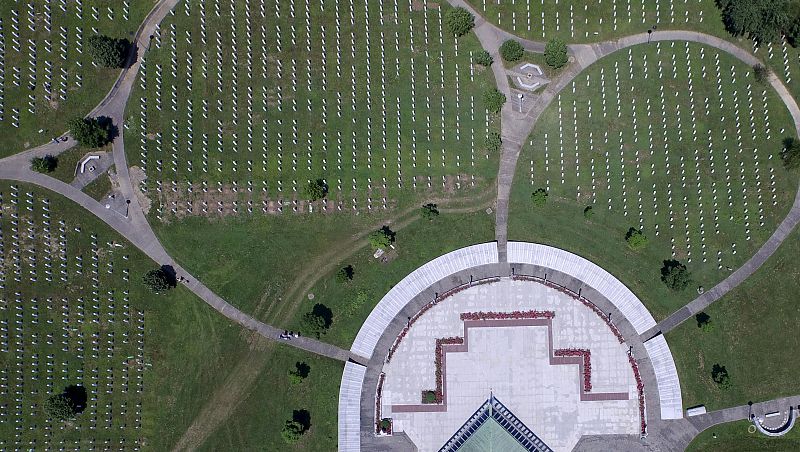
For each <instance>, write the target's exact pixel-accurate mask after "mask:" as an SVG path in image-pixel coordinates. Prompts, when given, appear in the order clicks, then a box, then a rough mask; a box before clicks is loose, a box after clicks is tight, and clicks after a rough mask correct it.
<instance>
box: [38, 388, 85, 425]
mask: <svg viewBox="0 0 800 452" xmlns="http://www.w3.org/2000/svg"><path fill="white" fill-rule="evenodd" d="M44 411H45V413H47V415H48V416H50V417H53V418H55V419H58V420H61V421H63V420H67V419H72V418H73V417H75V415H76V414H78V411H77V407H76V406H75V404H74V403H72V400H71V399H70V398H69V397H67V395H66V394H63V393H62V394H53V395H51V396H50V397H48V398H47V400H45V401H44Z"/></svg>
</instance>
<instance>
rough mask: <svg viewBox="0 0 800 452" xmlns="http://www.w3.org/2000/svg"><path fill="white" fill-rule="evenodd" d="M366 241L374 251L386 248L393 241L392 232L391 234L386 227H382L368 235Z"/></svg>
mask: <svg viewBox="0 0 800 452" xmlns="http://www.w3.org/2000/svg"><path fill="white" fill-rule="evenodd" d="M368 240H369V244H370V245H372V247H373V248H375V249H379V248H386V247H387V246H389V245H391V244H392V242H393V241H394V232H392V231H391V230H390V229H389V228H388V227H386V226H384V227H382V228H380V229H378V230H377V231H374V232H372V233H371V234H370V235H369V237H368Z"/></svg>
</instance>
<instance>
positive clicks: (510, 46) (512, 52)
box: [500, 39, 525, 63]
mask: <svg viewBox="0 0 800 452" xmlns="http://www.w3.org/2000/svg"><path fill="white" fill-rule="evenodd" d="M524 53H525V48H524V47H522V44H520V43H519V42H518V41H515V40H513V39H508V40H506V41H505V42H503V43H502V44H501V45H500V56H501V57H503V59H504V60H506V61H508V62H511V63H513V62H515V61H519V60H520V59H521V58H522V55H524Z"/></svg>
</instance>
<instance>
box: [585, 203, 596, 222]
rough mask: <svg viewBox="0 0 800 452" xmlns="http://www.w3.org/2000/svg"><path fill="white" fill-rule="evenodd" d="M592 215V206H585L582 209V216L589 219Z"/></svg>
mask: <svg viewBox="0 0 800 452" xmlns="http://www.w3.org/2000/svg"><path fill="white" fill-rule="evenodd" d="M593 216H594V210H592V206H586V208H585V209H583V218H586V219H587V220H591V219H592V217H593Z"/></svg>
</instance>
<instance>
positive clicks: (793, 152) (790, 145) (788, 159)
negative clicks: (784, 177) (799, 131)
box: [781, 138, 800, 170]
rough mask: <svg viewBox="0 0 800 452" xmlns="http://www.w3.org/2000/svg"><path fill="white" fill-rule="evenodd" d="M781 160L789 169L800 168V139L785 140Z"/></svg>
mask: <svg viewBox="0 0 800 452" xmlns="http://www.w3.org/2000/svg"><path fill="white" fill-rule="evenodd" d="M781 160H782V161H783V166H785V167H786V169H788V170H794V169H797V168H800V141H798V140H797V139H795V138H786V139H785V140H783V150H782V151H781Z"/></svg>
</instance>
